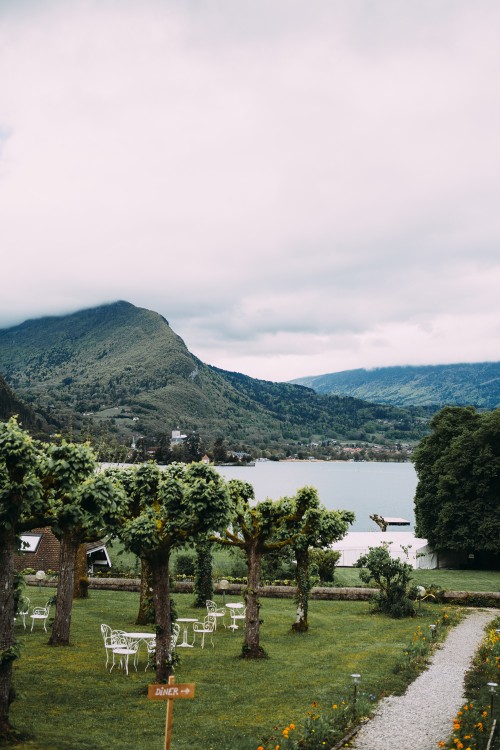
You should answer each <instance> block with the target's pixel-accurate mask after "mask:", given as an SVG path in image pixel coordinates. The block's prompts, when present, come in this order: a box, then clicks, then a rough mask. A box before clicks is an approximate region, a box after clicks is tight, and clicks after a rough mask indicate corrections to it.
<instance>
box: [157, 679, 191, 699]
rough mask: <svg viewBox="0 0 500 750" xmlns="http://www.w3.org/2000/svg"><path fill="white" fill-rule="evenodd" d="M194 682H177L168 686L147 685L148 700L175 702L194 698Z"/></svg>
mask: <svg viewBox="0 0 500 750" xmlns="http://www.w3.org/2000/svg"><path fill="white" fill-rule="evenodd" d="M194 688H195V683H194V682H185V683H182V682H179V683H177V684H172V683H170V682H169V684H168V685H148V698H149V699H150V700H152V701H164V700H167V701H168V700H175V699H177V698H194Z"/></svg>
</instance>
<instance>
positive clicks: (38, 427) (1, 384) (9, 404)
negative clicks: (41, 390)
mask: <svg viewBox="0 0 500 750" xmlns="http://www.w3.org/2000/svg"><path fill="white" fill-rule="evenodd" d="M14 415H16V416H17V418H18V420H19V423H20V424H21V425H22V426H23V427H25V428H26V429H28V430H31V431H32V432H33V433H34V434H35V435H39V436H40V437H42V436H44V435H47V434H48V432H49V429H50V428H49V425H48V424H47V422H46V421H45V420H44V419H43V417H41V416H40V415H39V414H36V413H35V411H34V410H33V409H32V408H31V407H30V406H29V405H28V404H25V403H23V402H22V401H21V400H20V399H19V398H18V397H17V396H16V394H15V393H14V392H13V391H12V389H11V388H9V386H8V385H7V383H6V382H5V380H4V379H3V378H2V376H1V375H0V420H2V421H5V420H7V419H9V418H10V417H12V416H14Z"/></svg>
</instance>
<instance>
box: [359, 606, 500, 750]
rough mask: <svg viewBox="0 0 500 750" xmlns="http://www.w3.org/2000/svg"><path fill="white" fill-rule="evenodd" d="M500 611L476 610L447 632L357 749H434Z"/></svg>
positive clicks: (384, 705)
mask: <svg viewBox="0 0 500 750" xmlns="http://www.w3.org/2000/svg"><path fill="white" fill-rule="evenodd" d="M499 614H500V610H491V609H490V610H475V611H473V612H471V614H470V615H468V616H467V618H466V619H465V620H463V621H462V622H461V623H460V624H459V625H456V626H455V627H454V628H453V629H452V630H451V631H450V633H449V634H448V637H447V638H446V640H445V642H444V644H443V645H442V646H441V648H438V649H437V650H436V652H435V653H434V656H433V658H432V661H431V664H430V666H429V668H428V669H427V670H426V671H425V672H422V674H421V675H419V677H418V678H417V679H416V680H415V681H414V682H412V684H411V685H410V686H409V687H408V689H407V691H406V693H405V694H404V695H400V696H391V697H389V698H384V700H382V701H381V702H380V704H379V706H378V709H377V711H376V713H375V716H374V718H373V719H372V720H371V721H369V722H368V723H367V724H366V725H365V726H364V727H362V729H361V730H360V731H359V733H358V734H357V735H356V737H355V738H354V741H353V747H354V748H355V750H407V749H409V748H418V750H436V748H437V743H438V742H439V740H446V739H447V738H448V737H449V736H450V734H451V732H452V730H453V724H452V720H453V717H454V716H455V714H456V712H457V711H458V710H459V709H460V707H461V706H462V704H463V699H464V696H463V680H464V675H465V673H466V671H467V670H468V668H469V666H470V663H471V660H472V658H473V656H474V653H475V652H476V650H477V648H478V646H479V643H480V641H481V640H482V638H483V636H484V628H485V627H486V625H487V624H488V623H490V622H491V621H492V620H493V619H494V618H495V617H497V616H498V615H499Z"/></svg>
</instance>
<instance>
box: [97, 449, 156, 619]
mask: <svg viewBox="0 0 500 750" xmlns="http://www.w3.org/2000/svg"><path fill="white" fill-rule="evenodd" d="M105 473H106V475H107V476H111V477H113V479H114V480H116V481H119V482H120V484H121V486H122V488H123V492H124V509H123V517H122V521H125V522H127V523H128V521H130V519H132V518H134V517H139V516H140V515H141V514H142V513H143V511H144V508H145V507H147V506H148V505H155V504H158V503H159V502H160V500H159V496H158V493H159V488H160V481H161V476H162V471H161V469H160V468H159V467H158V465H157V464H156V463H155V462H154V461H150V462H148V463H147V464H140V465H138V466H136V467H134V468H108V469H106V472H105ZM117 533H118V535H119V531H117ZM139 559H140V562H141V584H140V589H139V610H138V613H137V618H136V621H135V622H136V625H147V624H151V623H154V622H155V608H154V599H153V596H152V590H153V578H152V572H151V565H150V563H149V561H148V559H147V558H146V557H144V556H141V555H139Z"/></svg>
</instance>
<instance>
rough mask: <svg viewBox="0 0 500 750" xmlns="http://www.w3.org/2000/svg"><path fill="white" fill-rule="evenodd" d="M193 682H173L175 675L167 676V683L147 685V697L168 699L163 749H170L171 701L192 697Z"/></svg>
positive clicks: (160, 699) (161, 699) (157, 699)
mask: <svg viewBox="0 0 500 750" xmlns="http://www.w3.org/2000/svg"><path fill="white" fill-rule="evenodd" d="M194 688H195V683H194V682H185V683H179V684H178V685H176V684H175V677H174V676H173V675H171V676H170V677H169V678H168V685H148V698H149V699H150V700H153V701H165V700H166V701H168V703H167V718H166V722H165V746H164V748H165V750H170V743H171V740H172V716H173V713H174V704H173V701H174V700H176V699H178V698H194Z"/></svg>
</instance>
